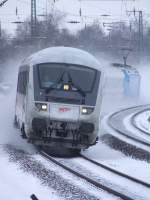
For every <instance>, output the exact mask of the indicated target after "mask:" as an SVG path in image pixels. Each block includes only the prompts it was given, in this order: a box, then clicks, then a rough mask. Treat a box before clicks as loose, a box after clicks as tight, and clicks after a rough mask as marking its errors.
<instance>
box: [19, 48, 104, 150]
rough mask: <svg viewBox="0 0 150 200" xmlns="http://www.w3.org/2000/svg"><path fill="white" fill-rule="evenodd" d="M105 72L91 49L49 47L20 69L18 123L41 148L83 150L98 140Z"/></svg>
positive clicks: (30, 58) (25, 135)
mask: <svg viewBox="0 0 150 200" xmlns="http://www.w3.org/2000/svg"><path fill="white" fill-rule="evenodd" d="M102 87H103V72H102V70H101V66H100V63H99V62H98V61H97V60H96V59H95V58H94V57H93V56H92V55H90V54H89V53H87V52H85V51H82V50H79V49H76V48H69V47H51V48H47V49H44V50H42V51H39V52H37V53H35V54H33V55H31V56H30V57H28V58H27V59H25V60H24V61H23V63H22V64H21V66H20V68H19V73H18V85H17V95H16V109H15V124H16V125H17V126H18V127H19V128H20V129H21V132H22V136H23V137H24V138H27V139H28V141H29V142H31V143H33V144H36V145H40V146H51V147H53V146H55V147H57V146H58V147H60V146H61V147H65V148H67V149H75V150H80V149H85V148H88V147H89V146H91V145H94V144H95V143H96V141H97V138H98V133H99V124H100V110H101V102H102Z"/></svg>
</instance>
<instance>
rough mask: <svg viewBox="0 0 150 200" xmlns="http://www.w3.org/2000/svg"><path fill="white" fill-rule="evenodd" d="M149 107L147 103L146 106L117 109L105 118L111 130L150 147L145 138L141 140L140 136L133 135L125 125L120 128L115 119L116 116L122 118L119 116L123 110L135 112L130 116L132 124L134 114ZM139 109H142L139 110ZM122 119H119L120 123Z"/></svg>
mask: <svg viewBox="0 0 150 200" xmlns="http://www.w3.org/2000/svg"><path fill="white" fill-rule="evenodd" d="M146 107H147V108H146ZM149 108H150V105H147V106H136V107H131V108H126V109H123V110H121V111H117V112H115V113H113V114H112V115H110V116H109V118H108V120H107V123H108V125H109V126H110V127H111V128H112V130H114V131H115V132H117V133H119V134H120V135H122V136H124V137H125V138H128V139H130V140H132V141H134V142H137V143H139V144H142V145H145V146H146V147H148V148H150V143H149V142H147V141H145V140H141V139H140V138H138V137H135V136H133V133H132V132H131V131H128V130H127V129H126V128H125V127H124V128H120V127H119V126H118V124H117V120H116V119H115V118H117V117H118V120H122V119H120V118H121V117H120V116H121V115H122V113H123V112H124V113H125V112H128V111H133V112H135V114H134V115H133V117H132V118H131V124H132V125H134V124H133V118H134V116H135V115H137V114H139V113H140V112H142V111H143V110H147V109H149ZM140 109H142V110H140ZM131 113H132V112H131ZM131 113H130V114H131ZM122 121H123V120H122ZM122 121H121V124H123V122H122Z"/></svg>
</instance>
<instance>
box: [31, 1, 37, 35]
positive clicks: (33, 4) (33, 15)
mask: <svg viewBox="0 0 150 200" xmlns="http://www.w3.org/2000/svg"><path fill="white" fill-rule="evenodd" d="M36 36H37V14H36V0H31V37H36Z"/></svg>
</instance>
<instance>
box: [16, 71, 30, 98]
mask: <svg viewBox="0 0 150 200" xmlns="http://www.w3.org/2000/svg"><path fill="white" fill-rule="evenodd" d="M28 76H29V73H28V71H23V72H20V73H19V75H18V86H17V92H18V93H21V94H24V95H25V94H26V90H27V84H28Z"/></svg>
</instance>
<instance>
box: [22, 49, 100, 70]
mask: <svg viewBox="0 0 150 200" xmlns="http://www.w3.org/2000/svg"><path fill="white" fill-rule="evenodd" d="M40 63H66V64H76V65H83V66H87V67H92V68H95V69H98V70H100V69H101V66H100V63H99V61H98V60H97V59H96V58H95V57H94V56H93V55H91V54H90V53H88V52H86V51H83V50H81V49H77V48H71V47H49V48H46V49H43V50H41V51H39V52H37V53H34V54H33V55H31V56H30V57H28V58H27V59H25V60H24V62H23V64H32V65H35V64H40Z"/></svg>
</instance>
